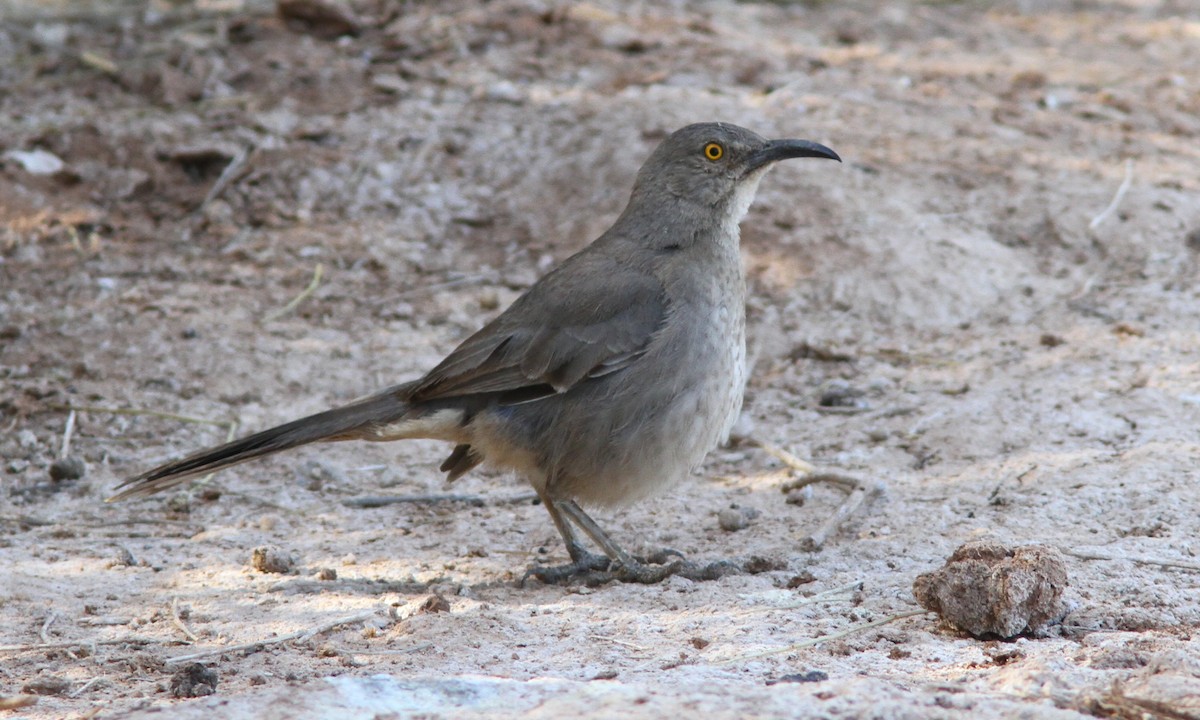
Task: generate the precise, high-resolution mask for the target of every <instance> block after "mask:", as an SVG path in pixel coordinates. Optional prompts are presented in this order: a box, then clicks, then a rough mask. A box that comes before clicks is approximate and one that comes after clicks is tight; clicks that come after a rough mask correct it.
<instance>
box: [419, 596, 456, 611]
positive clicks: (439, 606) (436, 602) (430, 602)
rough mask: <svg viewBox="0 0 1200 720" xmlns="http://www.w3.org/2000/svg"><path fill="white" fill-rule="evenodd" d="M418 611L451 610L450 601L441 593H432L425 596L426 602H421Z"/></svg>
mask: <svg viewBox="0 0 1200 720" xmlns="http://www.w3.org/2000/svg"><path fill="white" fill-rule="evenodd" d="M417 612H418V613H440V612H450V601H449V600H447V599H446V598H444V597H442V596H441V595H436V594H435V595H430V596H429V597H427V598H425V602H423V603H421V607H420V609H419V610H417Z"/></svg>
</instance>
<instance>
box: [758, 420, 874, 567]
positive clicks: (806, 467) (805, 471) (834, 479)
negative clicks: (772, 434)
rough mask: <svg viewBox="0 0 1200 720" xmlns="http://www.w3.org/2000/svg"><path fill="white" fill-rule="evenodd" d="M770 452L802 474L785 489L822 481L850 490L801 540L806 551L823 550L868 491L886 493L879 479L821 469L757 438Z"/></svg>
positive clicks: (793, 488) (784, 488) (768, 452)
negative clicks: (866, 479)
mask: <svg viewBox="0 0 1200 720" xmlns="http://www.w3.org/2000/svg"><path fill="white" fill-rule="evenodd" d="M754 442H755V443H756V444H757V445H758V446H759V447H761V448H762V449H763V450H764V451H765V452H766V453H767V454H768V455H771V456H772V457H774V458H776V459H777V460H779V461H780V462H782V463H783V464H784V465H786V466H788V468H790V469H791V470H793V471H794V472H796V473H797V474H798V475H799V477H797V478H796V479H795V480H792V481H790V482H788V483H785V484H784V485H783V487H782V488H781V489H782V490H783V491H784V492H789V491H791V490H797V489H800V488H803V487H806V486H808V485H813V484H815V483H819V482H825V483H831V484H833V485H836V486H838V487H839V488H841V489H842V490H843V491H844V492H845V493H846V499H845V500H843V501H842V504H841V505H838V507H837V509H836V510H834V511H833V514H832V515H830V516H829V517H828V518H826V519H825V522H823V523H821V526H820V527H819V528H817V529H816V531H814V532H812V533H810V534H809V535H808V536H807V537H804V538H802V539H801V540H800V547H801V549H802V550H804V551H806V552H813V551H816V550H820V549H821V547H822V546H824V545H825V541H826V540H828V539H829V536H830V535H832V534H833V533H834V532H835V531H836V530H837V528H838V526H839V525H841V524H842V522H843V521H844V520H845V519H846V518H848V517H850V516H851V515H853V514H854V512H855V511H856V510H858V508H859V507H860V506H861V505H862V504H863V501H864V500H866V498H867V495H868V493H869V494H872V495H879V494H882V493H883V491H884V487H885V486H884V484H883V483H882V482H876V483H874V484H873V485H867V484H866V483H864V482H863V481H862V480H859V479H858V478H856V477H854V476H852V475H843V474H841V473H832V472H818V470H817V467H816V466H815V465H813V464H812V463H809V462H806V461H804V460H801V459H800V458H798V457H796V456H795V455H793V454H791V453H790V452H788V451H787V450H784V449H783V448H781V447H777V446H775V445H772V444H771V443H768V442H765V441H763V440H755V441H754Z"/></svg>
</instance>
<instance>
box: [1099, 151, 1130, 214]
mask: <svg viewBox="0 0 1200 720" xmlns="http://www.w3.org/2000/svg"><path fill="white" fill-rule="evenodd" d="M1132 184H1133V159H1132V158H1127V159H1126V160H1125V179H1124V180H1122V181H1121V184H1120V186H1118V187H1117V192H1116V194H1115V195H1113V199H1112V202H1110V203H1109V204H1108V207H1106V208H1104V209H1103V210H1102V211H1100V214H1099V215H1097V216H1096V217H1094V218H1092V221H1091V222H1089V223H1088V230H1095V229H1096V228H1098V227H1100V223H1102V222H1104V221H1105V220H1107V219H1108V216H1109V215H1112V214H1113V213H1114V212H1116V211H1117V206H1118V205H1120V204H1121V200H1122V199H1124V197H1125V193H1127V192H1129V186H1130V185H1132Z"/></svg>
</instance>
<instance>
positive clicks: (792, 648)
mask: <svg viewBox="0 0 1200 720" xmlns="http://www.w3.org/2000/svg"><path fill="white" fill-rule="evenodd" d="M928 612H929V611H928V610H908V611H906V612H901V613H895V614H894V615H888V616H887V617H884V618H880V619H878V620H872V621H870V622H865V623H862V624H859V625H851V626H850V627H848V628H846V629H845V630H839V631H837V632H835V633H831V634H829V635H822V636H821V637H817V638H810V639H808V640H805V641H804V642H800V643H796V644H795V645H788V646H787V647H784V648H778V649H775V650H764V651H763V652H758V653H752V654H750V655H741V656H738V657H734V658H730V659H728V660H722V661H720V662H718V663H716V664H717V665H732V664H734V663H739V662H745V661H747V660H757V659H759V658H764V657H770V656H771V655H782V654H784V653H790V652H796V651H797V650H804V649H806V648H811V647H816V646H818V645H821V644H823V643H827V642H829V641H830V640H841V639H842V638H844V637H848V636H850V635H854V634H855V633H860V632H862V631H863V630H870V629H871V628H876V627H879V626H881V625H887V624H889V623H893V622H896V621H897V620H903V619H904V618H910V617H916V616H917V615H925V614H927V613H928Z"/></svg>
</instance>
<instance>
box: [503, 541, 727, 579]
mask: <svg viewBox="0 0 1200 720" xmlns="http://www.w3.org/2000/svg"><path fill="white" fill-rule="evenodd" d="M740 572H742V568H740V567H738V566H737V565H736V564H734V563H732V562H729V561H728V560H721V561H718V562H714V563H709V564H707V565H701V564H699V563H694V562H690V561H688V560H685V559H684V557H683V555H682V554H681V553H680V552H679V551H677V550H671V549H663V550H659V551H657V552H655V553H652V554H651V555H649V556H646V557H636V558H630V560H629V561H627V562H622V561H619V560H613V559H611V558H608V557H606V556H604V555H596V554H594V553H589V552H583V553H580V554H579V557H577V558H576V559H575V560H574V561H572V562H571V563H570V564H568V565H558V566H555V567H548V568H537V567H535V568H530V569H529V570H528V571H527V572H526V573H525V576H524V577H523V578H522V579H521V582H522V584H524V582H525V581H526V580H528V579H529V578H530V577H534V578H537V579H538V580H541V581H542V582H544V583H546V584H547V585H560V584H561V585H570V584H576V583H578V584H583V585H587V586H589V587H596V586H599V585H605V584H607V583H610V582H614V581H616V582H625V583H637V584H641V585H654V584H655V583H660V582H662V581H663V580H666V579H667V578H669V577H671V576H672V575H678V576H680V577H685V578H687V579H689V580H694V581H697V582H698V581H702V580H716V579H717V578H720V577H724V576H725V575H731V574H736V573H740Z"/></svg>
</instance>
